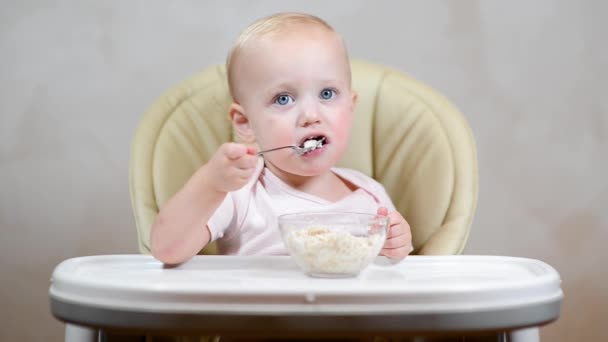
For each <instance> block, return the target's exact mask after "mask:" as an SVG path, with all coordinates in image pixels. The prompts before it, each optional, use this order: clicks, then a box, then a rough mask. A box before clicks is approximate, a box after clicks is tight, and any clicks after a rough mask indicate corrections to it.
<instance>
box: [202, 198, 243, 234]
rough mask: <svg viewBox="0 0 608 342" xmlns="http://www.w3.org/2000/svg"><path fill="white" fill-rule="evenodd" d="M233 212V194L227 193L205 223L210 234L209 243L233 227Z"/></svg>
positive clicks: (234, 209) (234, 217)
mask: <svg viewBox="0 0 608 342" xmlns="http://www.w3.org/2000/svg"><path fill="white" fill-rule="evenodd" d="M235 211H236V208H235V201H234V194H233V193H231V192H229V193H228V194H227V195H226V197H225V198H224V201H223V202H222V204H220V206H219V207H218V208H217V209H216V210H215V212H214V213H213V215H211V217H210V218H209V221H208V222H207V227H209V231H210V232H211V241H215V240H217V239H220V238H222V237H223V236H224V233H225V232H226V230H227V229H228V227H232V226H234V225H235V220H236V215H235Z"/></svg>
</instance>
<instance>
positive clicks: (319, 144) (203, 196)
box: [151, 13, 413, 264]
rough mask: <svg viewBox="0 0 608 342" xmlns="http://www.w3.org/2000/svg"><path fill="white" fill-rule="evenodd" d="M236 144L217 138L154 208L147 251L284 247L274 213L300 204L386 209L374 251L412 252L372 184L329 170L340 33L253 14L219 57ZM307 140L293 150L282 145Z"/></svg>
mask: <svg viewBox="0 0 608 342" xmlns="http://www.w3.org/2000/svg"><path fill="white" fill-rule="evenodd" d="M227 70H228V84H229V88H230V93H231V95H232V98H233V103H232V104H231V106H230V109H229V115H230V119H231V121H232V125H233V127H234V131H235V132H236V134H237V137H238V139H239V143H225V144H223V145H222V146H220V147H219V149H218V150H217V151H216V152H215V154H214V155H213V156H212V157H211V159H210V160H209V161H208V162H207V163H206V164H205V165H203V166H202V167H201V168H200V169H198V170H197V171H196V172H195V173H194V175H193V176H192V177H191V178H190V179H189V180H188V182H187V183H186V184H185V185H184V187H183V188H182V189H181V190H180V191H178V192H177V193H176V194H175V195H174V196H173V197H172V198H171V199H170V200H169V201H168V202H167V203H166V204H165V205H164V206H163V208H162V209H161V211H160V213H159V215H158V218H157V220H156V222H155V223H154V225H153V226H152V233H151V246H152V254H153V255H154V257H156V258H157V259H159V260H161V261H163V262H165V263H168V264H178V263H182V262H185V261H187V260H189V259H190V258H191V257H193V256H194V255H196V254H197V253H198V252H199V251H200V250H201V249H202V248H203V247H204V246H206V245H207V244H208V243H209V242H211V241H215V240H217V242H218V248H219V251H220V253H222V254H233V255H286V254H287V250H286V248H285V246H284V244H283V241H282V240H281V236H280V233H279V230H278V227H277V217H278V216H279V215H282V214H286V213H293V212H306V211H349V212H367V213H373V214H379V215H388V216H389V218H390V224H389V226H390V228H389V231H388V234H387V240H386V243H385V245H384V246H383V249H382V251H381V254H382V255H385V256H387V257H389V258H391V259H395V260H400V259H403V258H405V256H406V255H408V254H409V253H410V252H411V251H412V249H413V248H412V244H411V233H410V227H409V225H408V224H407V222H406V221H405V220H404V219H403V217H402V216H401V214H399V213H398V212H397V211H395V208H394V206H393V204H392V202H391V200H390V199H389V197H388V195H387V194H386V191H385V190H384V188H383V187H382V185H380V183H378V182H376V181H375V180H373V179H371V178H369V177H368V176H366V175H364V174H362V173H360V172H358V171H354V170H349V169H344V168H337V167H335V165H336V163H337V162H338V161H339V160H340V158H341V157H342V155H343V153H344V151H345V150H346V147H347V143H348V140H349V133H350V129H351V123H352V120H353V109H354V106H355V103H356V100H357V95H356V94H355V93H354V92H353V90H352V89H351V71H350V62H349V59H348V55H347V52H346V47H345V45H344V43H343V41H342V39H341V37H340V36H339V35H338V34H337V33H336V32H335V31H334V30H333V28H332V27H331V26H329V25H328V24H327V23H326V22H324V21H323V20H321V19H319V18H317V17H315V16H311V15H307V14H299V13H279V14H275V15H272V16H270V17H266V18H263V19H260V20H258V21H257V22H255V23H254V24H252V25H251V26H249V27H248V28H247V29H246V30H245V31H244V32H243V33H241V35H240V36H239V37H238V39H237V41H236V42H235V44H234V46H233V48H232V50H231V51H230V53H229V56H228V60H227ZM289 145H295V146H300V147H307V150H308V152H305V153H303V154H300V153H298V151H296V150H294V149H292V148H286V149H278V150H275V151H272V152H264V153H263V155H262V156H259V155H258V153H257V152H258V148H259V149H260V150H262V151H264V150H270V149H274V148H277V147H283V146H289Z"/></svg>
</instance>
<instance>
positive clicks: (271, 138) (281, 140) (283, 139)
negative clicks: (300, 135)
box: [255, 119, 295, 150]
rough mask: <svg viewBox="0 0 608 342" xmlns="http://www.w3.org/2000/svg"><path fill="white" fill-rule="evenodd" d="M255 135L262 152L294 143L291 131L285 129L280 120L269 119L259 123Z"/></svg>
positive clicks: (287, 128) (290, 129) (283, 123)
mask: <svg viewBox="0 0 608 342" xmlns="http://www.w3.org/2000/svg"><path fill="white" fill-rule="evenodd" d="M255 135H256V141H257V143H258V145H259V146H260V148H261V149H263V150H267V149H271V148H276V147H282V146H287V145H293V144H294V143H295V138H294V136H293V129H292V128H289V127H287V125H286V124H285V122H283V121H281V120H272V119H269V120H265V121H264V122H261V123H260V124H259V125H258V127H257V129H255Z"/></svg>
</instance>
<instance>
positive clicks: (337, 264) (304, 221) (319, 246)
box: [279, 213, 388, 277]
mask: <svg viewBox="0 0 608 342" xmlns="http://www.w3.org/2000/svg"><path fill="white" fill-rule="evenodd" d="M387 225H388V218H386V217H378V216H377V215H372V214H361V213H303V214H288V215H283V216H280V217H279V227H280V229H281V235H282V236H283V240H284V242H285V244H286V246H287V249H288V250H289V253H290V255H291V256H292V258H293V259H294V260H295V262H296V263H297V264H298V265H299V266H300V268H302V270H303V271H304V272H305V273H306V274H308V275H311V276H316V277H352V276H356V275H357V274H359V273H360V272H361V271H362V270H363V269H364V268H365V267H366V266H367V265H368V264H369V263H370V262H371V261H372V260H373V259H374V258H375V257H376V256H377V255H378V253H379V252H380V250H381V249H382V246H383V245H384V241H385V240H386V228H387Z"/></svg>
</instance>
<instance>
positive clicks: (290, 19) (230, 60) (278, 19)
mask: <svg viewBox="0 0 608 342" xmlns="http://www.w3.org/2000/svg"><path fill="white" fill-rule="evenodd" d="M306 24H309V25H316V26H319V27H322V28H325V29H327V30H328V31H330V32H332V33H334V34H336V35H337V33H336V31H335V30H334V28H333V27H331V25H329V24H328V23H327V22H326V21H325V20H323V19H321V18H319V17H316V16H314V15H311V14H305V13H297V12H284V13H276V14H273V15H270V16H267V17H264V18H261V19H258V20H257V21H255V22H254V23H253V24H251V25H249V26H248V27H247V28H246V29H245V30H244V31H243V32H241V34H240V35H239V36H238V37H237V39H236V40H235V41H234V44H233V45H232V48H231V49H230V52H229V53H228V57H227V58H226V73H227V77H228V88H229V89H230V94H231V95H232V97H233V98H234V96H235V94H234V75H233V68H234V64H235V61H236V60H237V58H238V56H239V54H240V52H241V51H242V50H243V49H244V48H245V47H246V46H247V45H248V44H249V43H251V42H252V41H254V40H256V39H258V38H261V37H266V36H269V35H272V34H275V33H278V32H285V30H289V29H292V28H295V27H297V26H301V25H306ZM342 45H343V46H344V51H345V53H346V46H345V44H344V43H342ZM347 62H348V56H347Z"/></svg>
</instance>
